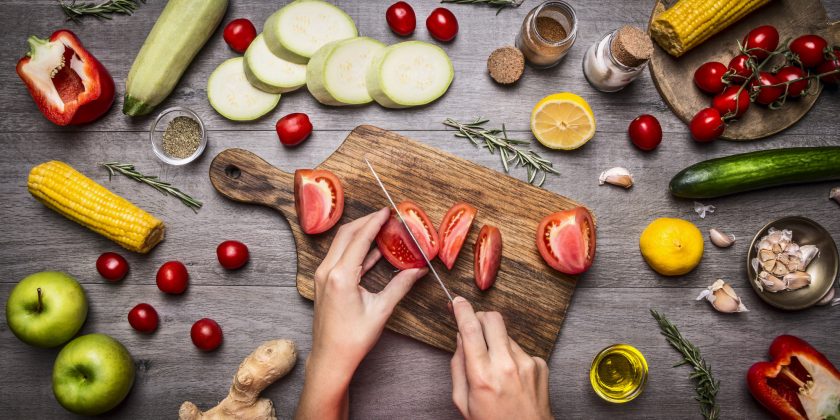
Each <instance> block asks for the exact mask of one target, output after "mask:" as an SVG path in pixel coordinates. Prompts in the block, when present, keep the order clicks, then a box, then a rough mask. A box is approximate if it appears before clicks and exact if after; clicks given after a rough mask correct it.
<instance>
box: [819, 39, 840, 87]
mask: <svg viewBox="0 0 840 420" xmlns="http://www.w3.org/2000/svg"><path fill="white" fill-rule="evenodd" d="M832 71H835V72H837V73H832V74H828V75H825V76H823V77H821V78H820V80H822V82H823V83H828V84H832V85H836V84H840V48H838V47H835V48H834V50H832V52H831V57H830V59H829V60H826V61H825V63H822V64H820V66H819V67H817V74H824V73H830V72H832Z"/></svg>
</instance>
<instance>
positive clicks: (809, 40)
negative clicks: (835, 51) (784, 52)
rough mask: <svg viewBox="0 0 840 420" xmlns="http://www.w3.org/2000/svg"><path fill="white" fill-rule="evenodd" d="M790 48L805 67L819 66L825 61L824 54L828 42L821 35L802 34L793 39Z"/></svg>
mask: <svg viewBox="0 0 840 420" xmlns="http://www.w3.org/2000/svg"><path fill="white" fill-rule="evenodd" d="M788 48H790V52H792V53H793V54H795V55H796V57H797V59H798V60H799V63H800V64H802V66H803V67H817V66H819V65H820V64H822V63H823V62H824V61H825V57H824V56H823V54H824V53H825V50H826V48H828V42H827V41H826V40H825V38H823V37H821V36H819V35H812V34H809V35H802V36H800V37H799V38H796V39H794V40H793V41H791V42H790V46H789V47H788Z"/></svg>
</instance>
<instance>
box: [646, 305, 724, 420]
mask: <svg viewBox="0 0 840 420" xmlns="http://www.w3.org/2000/svg"><path fill="white" fill-rule="evenodd" d="M650 314H651V315H653V318H654V319H656V322H658V323H659V329H660V330H661V331H662V335H664V336H665V338H666V339H667V340H668V344H670V345H671V347H673V348H674V349H676V350H677V351H678V352H680V354H682V357H683V360H682V361H681V362H680V363H677V364H676V365H674V367H677V366H682V365H691V367H692V368H694V372H693V373H692V374H691V375H690V376H689V378H691V379H694V380H695V381H697V386H696V387H695V388H694V389H695V391H697V396H696V397H694V399H695V400H697V401H699V402H700V414H702V415H703V418H705V419H707V420H717V419H719V418H720V407H718V405H717V403H716V402H715V397H717V393H718V390H719V389H720V381H716V380H715V378H714V376H712V367H711V366H709V364H708V363H706V361H705V360H703V357H702V356H701V355H700V349H698V348H697V347H696V346H695V345H694V344H691V342H690V341H688V340H687V339H685V337H683V336H682V334H680V331H679V330H678V329H677V327H676V326H675V325H674V324H672V323H671V321H669V320H668V318H665V315H662V314H660V313H659V312H656V311H655V310H653V309H651V310H650Z"/></svg>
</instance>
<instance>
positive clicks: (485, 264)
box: [473, 225, 502, 291]
mask: <svg viewBox="0 0 840 420" xmlns="http://www.w3.org/2000/svg"><path fill="white" fill-rule="evenodd" d="M473 257H474V258H475V262H474V266H473V270H474V274H475V285H476V286H477V287H478V290H482V291H484V290H487V289H489V288H490V287H492V286H493V283H495V282H496V275H498V274H499V265H500V264H501V262H502V233H501V232H499V228H497V227H495V226H490V225H484V226H482V227H481V231H479V232H478V239H476V240H475V248H474V250H473Z"/></svg>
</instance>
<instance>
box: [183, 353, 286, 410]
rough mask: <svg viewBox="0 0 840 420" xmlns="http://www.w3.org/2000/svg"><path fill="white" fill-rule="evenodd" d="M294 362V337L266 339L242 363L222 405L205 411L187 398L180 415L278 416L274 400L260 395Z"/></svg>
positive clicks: (283, 374) (284, 373)
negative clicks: (289, 338)
mask: <svg viewBox="0 0 840 420" xmlns="http://www.w3.org/2000/svg"><path fill="white" fill-rule="evenodd" d="M295 362H297V349H296V348H295V343H294V341H290V340H272V341H266V342H265V343H263V344H262V345H260V346H259V347H257V349H256V350H254V352H253V353H251V354H250V355H248V357H246V358H245V360H243V361H242V364H240V365H239V370H237V372H236V376H234V377H233V385H231V387H230V393H228V396H227V397H225V399H224V400H222V402H220V403H219V405H217V406H215V407H213V408H211V409H210V410H208V411H205V412H203V413H202V412H201V410H199V409H198V407H196V405H195V404H193V403H191V402H189V401H185V402H184V403H183V404H181V408H180V410H178V418H179V419H180V420H197V419H205V420H215V419H249V420H251V419H253V420H276V419H277V417H276V415H275V414H274V404H273V403H272V402H271V400H269V399H268V398H259V395H260V392H262V390H263V389H265V388H266V387H267V386H269V385H271V384H272V383H273V382H274V381H276V380H278V379H280V378H282V377H283V376H285V375H286V374H287V373H289V371H290V370H292V367H294V366H295Z"/></svg>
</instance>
